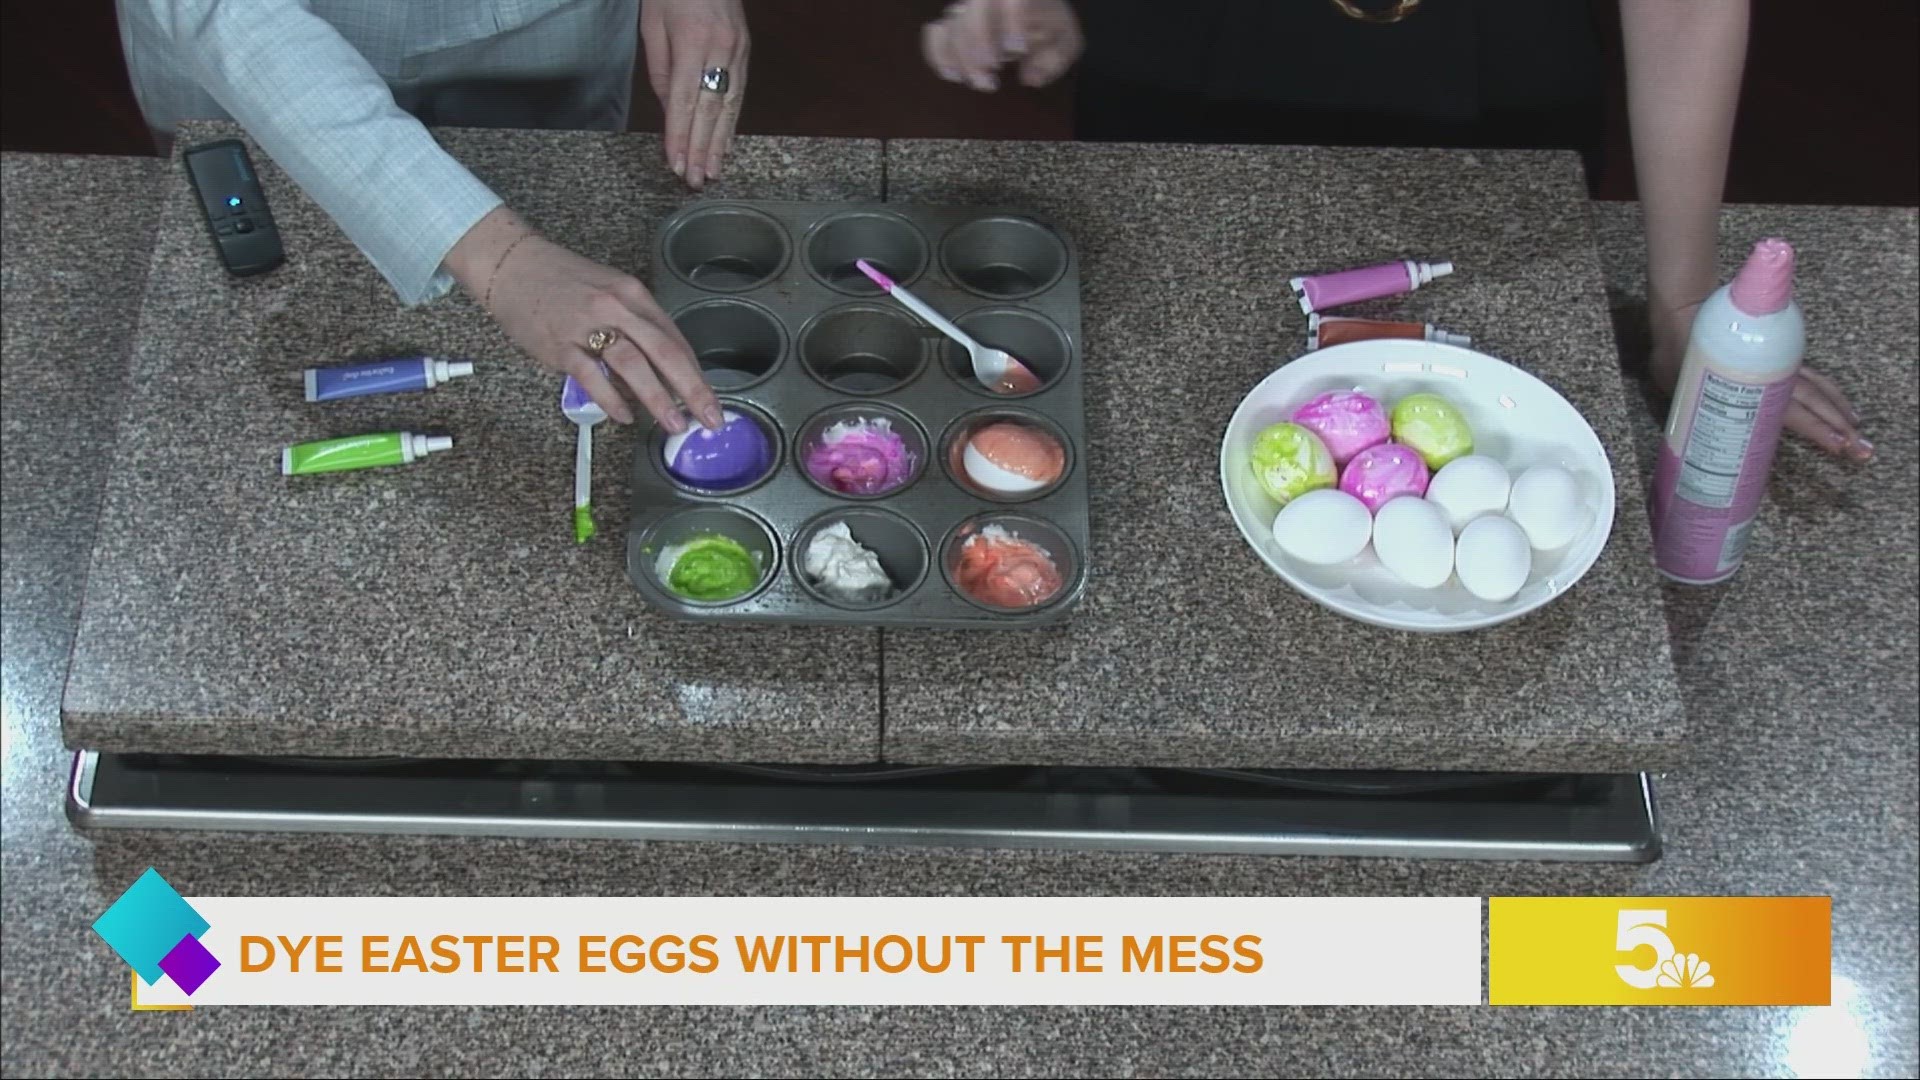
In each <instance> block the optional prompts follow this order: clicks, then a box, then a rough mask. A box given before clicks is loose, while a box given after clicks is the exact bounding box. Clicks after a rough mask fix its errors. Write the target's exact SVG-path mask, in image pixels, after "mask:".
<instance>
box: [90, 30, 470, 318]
mask: <svg viewBox="0 0 1920 1080" xmlns="http://www.w3.org/2000/svg"><path fill="white" fill-rule="evenodd" d="M127 2H131V3H138V4H141V5H144V6H145V7H146V8H147V9H148V12H149V14H150V15H151V16H152V20H153V23H154V24H155V25H156V26H157V27H158V32H159V33H160V34H161V36H162V37H163V38H165V39H166V41H167V43H168V44H169V45H170V46H171V47H172V48H173V49H174V50H175V53H176V55H178V56H180V57H182V58H184V59H185V61H186V63H187V64H188V66H189V69H190V71H191V73H192V74H193V76H194V78H195V79H196V80H197V81H198V82H199V83H200V85H201V87H202V88H204V89H205V90H206V92H207V93H209V94H210V95H212V96H213V98H214V99H215V100H216V101H218V102H219V103H220V105H221V107H223V108H224V109H226V110H227V112H228V113H229V114H230V115H231V116H232V117H233V118H234V119H235V120H237V121H238V122H239V123H240V124H241V125H243V126H244V127H245V128H246V129H247V131H248V133H249V134H251V135H252V136H253V138H254V140H255V141H256V142H258V143H259V144H260V146H261V148H262V149H264V150H265V151H266V152H267V154H268V155H270V156H271V157H272V158H273V160H274V161H275V162H277V163H278V164H279V165H280V167H281V168H282V169H285V170H286V172H287V174H288V175H289V176H291V177H292V178H293V179H294V181H295V182H296V183H298V184H299V185H300V187H301V188H302V189H303V190H304V191H305V192H306V193H307V195H308V197H310V198H312V199H313V201H314V202H316V203H318V204H319V205H320V206H321V207H322V208H323V209H325V210H326V211H327V213H328V214H330V215H331V216H332V217H333V219H334V221H335V222H337V223H339V225H340V228H341V229H342V230H343V231H344V232H345V233H346V234H347V236H348V237H349V238H350V239H351V240H352V241H353V242H354V243H355V244H357V245H359V247H360V250H361V251H363V252H365V253H366V255H367V258H368V259H370V260H371V261H372V262H373V265H374V267H375V268H376V269H378V270H379V271H380V273H381V274H382V275H383V276H384V277H385V278H386V279H387V281H389V282H390V283H391V284H392V285H393V288H394V290H395V291H396V292H397V293H398V294H399V296H400V300H401V302H402V303H404V304H408V305H412V304H417V303H420V302H422V301H424V300H429V299H432V298H434V297H437V296H440V295H443V294H444V293H446V292H447V290H448V289H449V288H451V286H452V284H453V281H452V277H451V275H449V274H447V273H446V271H445V270H444V269H443V268H442V267H441V262H442V260H443V259H444V258H445V257H446V254H447V252H448V250H449V249H451V248H452V247H453V245H454V242H455V241H457V240H459V239H460V238H461V237H462V236H464V235H466V232H467V230H468V229H470V228H471V227H472V226H473V224H474V223H475V222H477V221H479V220H480V219H481V218H482V217H484V216H486V214H487V213H488V212H489V211H491V210H492V209H493V208H494V207H496V206H498V205H500V202H501V199H500V197H499V196H498V195H496V194H494V192H493V191H492V190H491V189H489V188H488V187H487V186H486V185H485V184H483V183H481V182H480V180H479V179H478V178H476V177H475V176H474V175H473V174H472V173H471V172H468V171H467V169H466V167H465V166H463V165H461V164H460V163H459V162H458V161H455V160H454V159H453V157H452V156H451V155H449V154H448V153H447V152H446V151H445V150H443V149H441V148H440V145H439V144H438V143H436V142H435V141H434V140H433V136H432V135H430V134H428V132H427V129H426V128H425V127H424V126H422V125H421V123H420V121H418V120H416V119H415V118H414V117H413V116H412V115H410V114H409V113H407V112H406V111H405V110H403V109H401V108H400V107H399V106H398V105H397V104H395V103H394V99H393V94H392V92H391V91H389V90H388V88H387V84H386V81H385V80H384V79H382V78H381V76H380V74H379V73H378V72H377V71H375V70H374V68H373V66H372V65H371V64H369V63H368V61H367V59H366V58H365V57H363V56H362V55H360V53H359V52H358V51H357V50H356V49H355V48H354V47H353V45H352V44H350V43H349V42H348V41H347V40H346V39H345V38H344V37H342V36H341V35H340V33H339V32H338V31H337V30H335V29H334V28H333V26H331V25H330V24H328V23H327V22H326V21H325V20H324V19H322V18H320V17H319V16H318V15H316V14H314V12H313V11H312V9H311V8H310V6H309V4H308V3H307V0H127ZM396 2H398V0H396Z"/></svg>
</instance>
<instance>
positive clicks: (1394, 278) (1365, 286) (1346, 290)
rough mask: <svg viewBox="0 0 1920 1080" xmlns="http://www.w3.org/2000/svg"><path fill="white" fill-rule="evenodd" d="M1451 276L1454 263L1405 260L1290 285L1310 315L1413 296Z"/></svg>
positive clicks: (1296, 280)
mask: <svg viewBox="0 0 1920 1080" xmlns="http://www.w3.org/2000/svg"><path fill="white" fill-rule="evenodd" d="M1451 273H1453V264H1452V263H1450V262H1431V263H1429V262H1415V261H1414V260H1412V259H1402V260H1400V261H1398V262H1390V263H1381V264H1380V265H1379V266H1363V267H1361V268H1360V269H1358V270H1342V271H1340V272H1339V273H1335V274H1314V275H1312V276H1309V277H1297V278H1294V279H1293V280H1292V281H1290V282H1288V283H1287V284H1289V285H1291V286H1292V287H1293V291H1294V292H1295V293H1298V294H1299V296H1300V310H1301V311H1302V312H1304V313H1306V314H1308V315H1311V314H1313V313H1314V312H1316V311H1325V310H1326V309H1328V308H1335V307H1341V306H1343V305H1346V304H1357V303H1359V302H1361V301H1362V300H1377V299H1379V298H1380V297H1383V296H1398V295H1399V294H1401V293H1410V292H1412V291H1414V290H1415V289H1418V288H1419V287H1420V286H1422V285H1425V284H1426V283H1427V282H1429V281H1432V280H1433V279H1434V278H1437V277H1446V276H1447V275H1448V274H1451Z"/></svg>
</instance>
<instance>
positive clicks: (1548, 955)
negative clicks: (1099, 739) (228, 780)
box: [94, 869, 1829, 1012]
mask: <svg viewBox="0 0 1920 1080" xmlns="http://www.w3.org/2000/svg"><path fill="white" fill-rule="evenodd" d="M1828 920H1829V911H1828V903H1827V900H1826V899H1825V898H1765V899H1748V898H1700V897H1695V898H1671V899H1654V898H1645V897H1639V898H1621V899H1598V898H1580V899H1562V898H1525V899H1520V898H1514V899H1507V898H1495V899H1493V900H1492V901H1491V902H1489V901H1487V900H1485V899H1483V898H1481V897H1364V898H1356V897H1248V898H1242V897H911V898H908V897H324V898H323V897H185V896H182V895H180V894H179V893H178V892H177V891H175V890H174V888H173V887H172V886H171V885H170V884H168V882H167V881H166V879H165V878H163V877H162V876H161V875H160V874H159V872H158V871H156V870H151V869H150V870H148V871H147V872H146V873H145V874H143V875H142V876H141V877H140V878H139V879H138V880H136V881H135V882H134V883H133V884H132V885H131V886H130V887H129V888H128V889H127V890H126V892H125V893H124V894H123V895H122V896H121V897H120V898H119V899H118V900H117V901H115V902H114V903H113V904H112V905H111V906H110V907H108V909H107V910H106V911H105V912H104V913H102V914H101V915H100V916H99V918H98V919H97V921H96V922H95V923H94V930H95V931H96V933H97V934H98V936H99V938H100V939H101V940H102V941H103V942H104V943H105V945H106V948H103V949H102V950H101V952H102V957H103V962H106V963H112V964H115V965H124V966H125V967H126V968H131V972H130V973H129V979H130V985H131V1004H132V1007H133V1008H134V1009H136V1010H139V1011H152V1012H190V1011H192V1010H194V1009H197V1008H202V1007H208V1006H233V1005H280V1006H285V1005H308V1006H325V1005H654V1004H679V1005H787V1004H815V1005H877V1004H930V1005H931V1004H940V1005H1478V1004H1486V1003H1491V1004H1495V1005H1500V1004H1695V1005H1713V1004H1753V1003H1758V1002H1762V1001H1764V1002H1766V1003H1775V1004H1826V1003H1827V1001H1828V992H1829V991H1828V981H1827V975H1826V970H1827V953H1828ZM1483 929H1484V930H1485V931H1486V936H1485V937H1484V938H1483ZM1483 940H1484V941H1486V942H1487V943H1488V947H1487V949H1483ZM1489 950H1490V951H1489ZM1608 980H1612V982H1609V981H1608ZM1615 984H1617V985H1615Z"/></svg>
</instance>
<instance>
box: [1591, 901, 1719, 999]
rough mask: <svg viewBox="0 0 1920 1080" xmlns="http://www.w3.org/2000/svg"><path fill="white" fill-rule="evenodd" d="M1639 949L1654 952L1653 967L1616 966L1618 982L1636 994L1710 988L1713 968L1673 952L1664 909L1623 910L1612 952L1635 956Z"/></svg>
mask: <svg viewBox="0 0 1920 1080" xmlns="http://www.w3.org/2000/svg"><path fill="white" fill-rule="evenodd" d="M1642 947H1645V948H1649V949H1652V950H1653V963H1651V964H1648V965H1645V966H1640V965H1636V964H1615V965H1614V966H1613V970H1614V973H1615V974H1617V975H1619V976H1620V981H1622V982H1624V983H1626V984H1627V985H1628V986H1631V987H1633V988H1635V989H1637V990H1654V989H1660V990H1705V989H1707V988H1708V987H1711V986H1712V985H1713V965H1712V964H1709V963H1708V962H1707V961H1705V960H1703V959H1701V958H1700V954H1699V953H1691V952H1690V953H1683V952H1681V951H1680V950H1678V949H1676V948H1674V945H1673V939H1672V938H1671V937H1670V936H1668V934H1667V912H1666V910H1665V909H1664V908H1622V909H1621V911H1620V916H1619V921H1618V924H1617V933H1616V934H1615V941H1614V948H1615V949H1617V950H1619V951H1620V952H1635V951H1637V950H1639V949H1641V948H1642Z"/></svg>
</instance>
